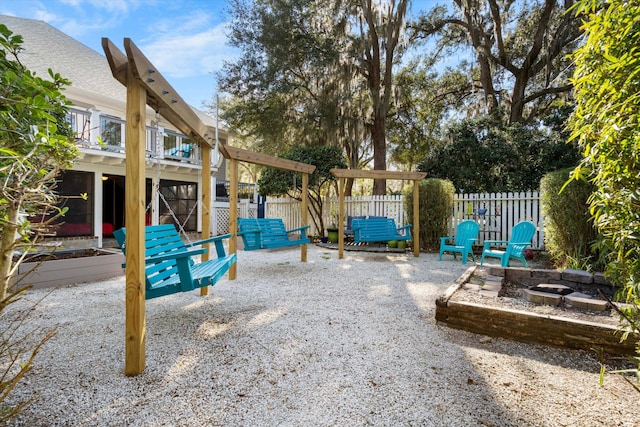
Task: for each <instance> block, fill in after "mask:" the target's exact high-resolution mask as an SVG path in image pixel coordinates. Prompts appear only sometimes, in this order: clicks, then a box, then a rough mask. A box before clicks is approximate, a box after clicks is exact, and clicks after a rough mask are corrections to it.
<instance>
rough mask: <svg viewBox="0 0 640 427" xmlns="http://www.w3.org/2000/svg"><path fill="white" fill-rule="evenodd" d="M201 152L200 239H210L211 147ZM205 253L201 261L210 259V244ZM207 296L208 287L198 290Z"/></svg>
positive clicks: (202, 149) (201, 256)
mask: <svg viewBox="0 0 640 427" xmlns="http://www.w3.org/2000/svg"><path fill="white" fill-rule="evenodd" d="M201 151H202V184H201V185H202V239H208V238H209V237H211V200H212V197H211V147H209V146H208V145H203V146H201ZM205 248H206V249H207V252H205V253H204V254H202V255H200V258H201V259H202V261H207V260H209V259H210V258H211V244H209V243H207V244H205ZM207 295H209V287H208V286H203V287H201V288H200V296H203V297H204V296H207Z"/></svg>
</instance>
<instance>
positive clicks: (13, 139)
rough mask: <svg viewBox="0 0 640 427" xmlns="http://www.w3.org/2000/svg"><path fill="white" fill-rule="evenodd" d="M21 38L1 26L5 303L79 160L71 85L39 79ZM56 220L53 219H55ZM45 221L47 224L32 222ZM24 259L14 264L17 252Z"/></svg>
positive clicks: (0, 273) (0, 236)
mask: <svg viewBox="0 0 640 427" xmlns="http://www.w3.org/2000/svg"><path fill="white" fill-rule="evenodd" d="M21 44H22V37H21V36H19V35H13V33H12V32H11V31H10V30H9V29H8V28H7V27H6V26H4V25H0V47H1V49H0V69H1V70H2V71H3V73H2V76H1V78H2V81H1V86H0V99H2V102H1V103H0V141H1V142H2V144H1V148H0V184H1V187H0V200H1V201H2V203H1V204H0V301H4V300H5V297H6V295H7V291H8V287H9V279H10V278H11V276H13V275H14V274H15V273H16V271H17V267H18V265H19V264H20V262H21V261H22V260H23V259H24V257H25V256H26V254H27V252H28V250H29V249H30V247H31V246H32V245H33V243H34V240H37V239H38V237H39V236H40V235H41V234H42V233H46V232H47V231H48V226H49V225H50V224H51V223H52V222H53V221H54V220H55V219H56V217H57V216H59V215H61V214H63V213H64V212H63V211H61V210H59V209H57V208H56V206H55V204H56V201H57V197H56V194H55V192H54V189H55V178H56V176H57V175H58V173H59V172H60V171H62V170H64V169H66V168H69V167H70V166H71V163H72V161H73V160H74V159H75V158H76V157H77V151H76V146H75V144H74V141H73V138H72V137H71V136H70V135H71V130H70V128H69V125H68V124H67V123H66V122H65V121H64V117H65V116H66V114H67V111H68V110H67V104H68V102H67V100H66V98H65V97H64V96H63V95H62V92H61V90H62V88H63V87H64V86H66V85H68V84H69V81H68V80H65V79H64V78H62V77H61V76H60V75H59V74H55V73H53V72H52V71H51V70H49V78H50V79H51V80H44V79H42V78H40V77H37V76H36V75H35V74H33V73H32V72H31V71H29V70H28V69H27V68H26V67H24V66H23V65H22V64H21V63H20V61H19V58H18V54H19V52H20V50H21ZM51 214H52V215H51ZM33 215H41V217H47V218H48V219H47V220H46V221H41V222H33V223H32V222H30V221H29V217H30V216H33ZM16 250H19V251H20V252H22V256H21V257H19V258H18V259H17V260H15V261H14V259H13V254H14V251H16Z"/></svg>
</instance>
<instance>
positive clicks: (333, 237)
mask: <svg viewBox="0 0 640 427" xmlns="http://www.w3.org/2000/svg"><path fill="white" fill-rule="evenodd" d="M331 218H332V219H333V222H332V223H331V225H330V226H329V227H327V237H328V238H329V241H330V242H331V243H338V217H337V215H336V214H335V212H332V213H331Z"/></svg>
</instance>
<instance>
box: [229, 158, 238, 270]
mask: <svg viewBox="0 0 640 427" xmlns="http://www.w3.org/2000/svg"><path fill="white" fill-rule="evenodd" d="M229 177H230V178H231V182H230V183H229V233H231V239H229V253H230V254H235V253H236V251H237V247H238V161H237V160H236V159H230V160H229ZM237 264H238V263H237V262H234V263H233V265H232V266H231V267H230V268H229V280H235V278H236V274H237V269H236V265H237Z"/></svg>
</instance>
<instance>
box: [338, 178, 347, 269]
mask: <svg viewBox="0 0 640 427" xmlns="http://www.w3.org/2000/svg"><path fill="white" fill-rule="evenodd" d="M339 179H340V185H339V186H338V188H339V190H338V191H339V192H340V194H339V195H338V200H339V204H338V258H339V259H342V258H343V257H344V227H343V224H344V190H345V187H346V185H347V180H346V179H345V178H339Z"/></svg>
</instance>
